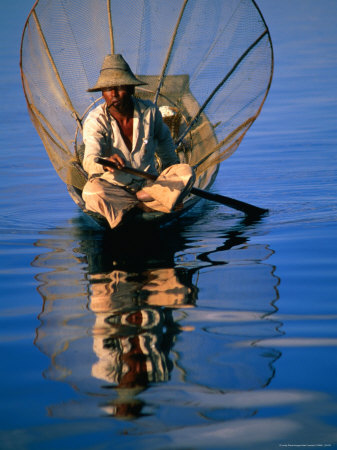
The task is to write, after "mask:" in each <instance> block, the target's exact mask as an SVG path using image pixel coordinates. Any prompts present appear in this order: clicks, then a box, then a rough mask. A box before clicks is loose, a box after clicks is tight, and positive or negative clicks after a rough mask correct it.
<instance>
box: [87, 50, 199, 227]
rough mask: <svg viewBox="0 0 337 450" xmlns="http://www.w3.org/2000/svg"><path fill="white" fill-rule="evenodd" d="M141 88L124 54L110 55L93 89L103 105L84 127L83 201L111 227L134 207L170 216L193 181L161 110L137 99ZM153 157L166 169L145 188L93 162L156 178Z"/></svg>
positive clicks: (140, 82) (140, 182) (116, 171)
mask: <svg viewBox="0 0 337 450" xmlns="http://www.w3.org/2000/svg"><path fill="white" fill-rule="evenodd" d="M142 84H145V83H143V82H142V81H140V80H139V79H137V78H136V77H135V75H134V74H133V73H132V71H131V69H130V67H129V66H128V64H127V63H126V61H125V60H124V58H123V57H122V55H107V56H106V57H105V59H104V62H103V66H102V70H101V72H100V76H99V78H98V81H97V83H96V85H95V86H94V87H93V88H92V89H89V91H90V92H91V91H102V95H103V97H104V99H105V103H104V104H102V105H99V106H98V107H97V108H96V109H95V110H94V111H92V112H91V113H90V114H89V115H88V117H87V119H86V121H85V123H84V127H83V141H84V144H85V154H84V160H83V166H84V169H85V170H86V171H87V172H88V174H89V181H88V182H87V184H86V185H85V187H84V190H83V199H84V201H85V204H86V207H87V208H88V209H89V210H91V211H94V212H98V213H100V214H102V215H103V216H105V217H106V219H107V220H108V222H109V224H110V227H111V228H115V227H116V226H117V225H119V224H120V222H121V221H122V219H123V217H124V215H125V214H126V213H127V212H128V211H130V210H131V209H133V208H135V207H141V208H142V209H145V210H156V211H162V212H166V213H168V212H171V211H172V210H173V209H174V208H175V206H176V205H177V204H178V203H179V202H180V201H181V200H182V198H183V197H184V196H185V195H186V194H187V193H188V191H189V189H190V187H192V184H193V182H194V174H193V171H192V169H191V167H190V166H189V165H187V164H178V163H179V159H178V158H177V155H176V153H175V150H174V144H173V141H172V138H171V134H170V131H169V129H168V127H167V126H166V125H165V124H164V122H163V119H162V116H161V114H160V112H159V110H158V108H157V107H156V106H155V105H154V104H153V103H151V102H150V101H145V100H139V99H136V98H135V97H134V96H133V94H134V90H135V86H139V85H142ZM155 153H157V155H158V156H159V158H160V159H161V162H162V166H163V169H164V170H163V172H162V173H161V174H160V176H159V177H158V179H157V180H156V181H155V182H151V183H150V182H147V184H146V185H145V184H144V181H143V180H140V179H139V177H135V176H132V175H129V174H126V173H123V172H120V171H118V170H115V169H112V168H110V167H102V166H101V165H99V164H97V163H95V158H96V157H97V156H101V157H106V158H108V159H109V160H111V161H112V162H114V163H115V164H116V166H117V167H119V168H122V167H124V166H131V167H134V168H136V169H139V170H142V171H146V172H149V173H151V174H155V175H157V172H156V166H155ZM145 204H146V206H145Z"/></svg>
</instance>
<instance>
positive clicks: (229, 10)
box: [20, 0, 273, 224]
mask: <svg viewBox="0 0 337 450" xmlns="http://www.w3.org/2000/svg"><path fill="white" fill-rule="evenodd" d="M108 53H122V54H123V56H124V57H125V59H126V60H127V61H128V62H129V64H130V66H131V68H132V70H133V71H134V72H135V73H136V75H137V77H138V78H141V79H143V80H144V81H145V82H146V83H147V85H146V86H139V87H137V89H136V96H138V97H140V98H143V99H150V100H152V101H154V102H155V103H156V104H157V105H158V107H161V108H163V109H164V110H169V111H170V115H169V116H168V117H164V120H165V121H166V123H167V124H168V126H169V127H170V130H171V133H172V136H173V138H174V140H175V143H176V151H177V154H178V156H179V159H180V161H181V162H185V163H188V164H190V165H191V166H193V167H194V169H195V171H196V176H197V178H196V183H195V187H196V188H198V189H201V190H204V191H208V190H209V189H210V187H211V186H212V184H213V182H214V180H215V178H216V175H217V172H218V168H219V164H220V163H221V162H222V161H223V160H225V159H226V158H228V157H229V156H230V155H231V154H233V152H234V151H235V150H236V149H237V147H238V146H239V144H240V142H241V140H242V139H243V137H244V135H245V133H246V132H247V130H248V129H249V127H250V126H251V125H252V123H253V122H254V120H255V119H256V118H257V116H258V114H259V113H260V110H261V108H262V105H263V103H264V101H265V99H266V96H267V93H268V91H269V88H270V83H271V79H272V69H273V51H272V44H271V40H270V35H269V31H268V28H267V26H266V23H265V21H264V19H263V17H262V15H261V13H260V11H259V9H258V7H257V5H256V3H255V2H254V1H252V0H221V1H219V2H217V1H216V2H215V3H214V4H213V5H212V7H210V5H209V3H208V2H207V1H204V0H170V2H167V1H166V0H156V1H150V0H69V1H65V0H53V1H50V0H37V1H36V2H35V4H34V6H33V8H32V10H31V12H30V14H29V16H28V18H27V21H26V24H25V27H24V30H23V35H22V42H21V59H20V66H21V76H22V84H23V89H24V93H25V96H26V100H27V105H28V111H29V114H30V117H31V119H32V121H33V123H34V125H35V127H36V129H37V132H38V133H39V135H40V137H41V139H42V142H43V144H44V146H45V149H46V151H47V153H48V155H49V158H50V160H51V162H52V164H53V166H54V168H55V170H56V171H57V173H58V175H59V176H60V177H61V179H62V180H63V181H64V182H65V184H66V185H67V189H68V192H69V194H70V196H71V197H72V199H73V200H74V201H75V203H76V204H77V205H78V206H79V207H80V208H81V209H82V210H83V211H84V212H85V213H87V214H89V215H90V216H91V217H93V218H94V219H95V220H96V221H97V222H98V223H100V224H102V217H100V216H99V215H96V214H93V213H90V212H89V211H87V210H86V209H85V205H84V202H83V200H82V196H81V192H82V189H83V186H84V184H85V182H86V180H87V174H86V173H85V171H84V169H83V167H82V159H83V152H84V145H83V142H82V124H83V121H84V120H85V118H86V116H87V114H88V113H89V112H90V111H91V110H92V109H93V108H94V107H96V106H97V105H98V104H99V103H100V102H102V101H103V100H102V97H98V98H94V97H92V95H93V94H92V93H88V92H87V89H88V88H89V87H90V86H92V85H93V84H94V82H95V80H96V78H97V74H98V72H99V68H100V67H101V63H102V61H103V58H104V56H105V55H106V54H108ZM158 169H159V170H160V161H159V160H158ZM198 199H199V197H198V196H196V195H190V196H189V197H187V198H186V200H185V202H184V208H183V209H182V211H179V212H176V213H172V215H171V214H162V213H142V214H141V216H139V217H138V219H141V220H150V221H153V220H156V221H163V220H164V221H166V220H172V218H173V217H175V216H176V215H177V214H181V213H183V212H184V211H186V210H187V209H189V208H190V207H192V206H193V205H194V204H195V203H196V202H197V201H198ZM133 219H134V220H136V219H137V217H134V218H133Z"/></svg>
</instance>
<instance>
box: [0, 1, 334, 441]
mask: <svg viewBox="0 0 337 450" xmlns="http://www.w3.org/2000/svg"><path fill="white" fill-rule="evenodd" d="M258 4H259V6H260V8H261V10H262V12H263V14H264V17H265V19H266V21H267V23H268V25H269V27H270V32H271V35H272V38H273V44H274V51H275V72H274V80H273V84H272V89H271V91H270V94H269V96H268V99H267V101H266V104H265V106H264V108H263V110H262V113H261V115H260V117H259V118H258V120H257V121H256V123H255V124H254V125H253V127H252V128H251V130H250V131H249V132H248V134H247V136H246V137H245V139H244V141H243V142H242V144H241V146H240V147H239V149H238V150H237V152H236V153H235V154H234V155H233V156H231V157H230V158H229V159H228V160H227V161H226V162H225V163H224V164H223V166H222V168H221V171H220V174H219V176H218V178H217V180H216V183H215V185H214V189H213V190H214V192H219V193H221V194H224V195H228V196H231V197H234V198H238V199H240V200H244V201H247V202H250V203H253V204H255V205H258V206H261V207H266V208H268V209H269V210H270V212H269V215H268V216H266V217H264V218H262V219H261V220H260V221H257V222H255V223H252V222H249V221H247V220H245V218H244V217H243V216H242V214H241V213H238V212H236V211H234V210H230V209H228V208H225V207H223V206H219V205H216V204H211V203H207V202H201V203H199V204H198V205H197V206H196V207H195V208H194V209H193V210H192V211H191V213H190V214H189V215H188V216H186V217H185V218H184V219H183V220H181V221H180V222H179V223H178V224H176V225H175V226H173V227H171V228H168V229H165V230H162V231H161V232H160V233H158V232H150V233H145V234H141V235H137V236H134V237H133V236H125V235H124V236H121V237H119V238H118V239H115V240H113V241H112V240H111V237H110V236H108V235H106V234H105V233H103V232H101V231H98V230H95V229H93V228H91V227H90V224H89V223H88V222H87V221H86V219H85V218H84V217H83V215H82V213H81V212H80V211H78V209H77V207H76V206H75V205H74V204H73V202H72V200H71V199H70V197H69V196H68V194H67V192H66V189H65V187H64V185H63V184H62V182H61V181H60V180H59V179H58V178H57V175H56V174H55V173H54V170H53V168H52V167H51V164H50V162H49V160H48V158H47V156H46V154H45V151H44V149H43V146H42V143H41V142H40V140H39V138H38V136H37V134H36V132H35V130H34V128H33V126H32V125H31V123H30V120H29V117H28V114H27V110H26V105H25V100H24V97H23V93H22V89H21V84H20V76H19V67H18V52H19V45H20V36H21V31H22V28H23V24H24V21H25V18H26V16H27V14H28V12H29V9H30V6H31V5H30V2H28V1H24V0H19V1H17V2H11V3H7V4H6V5H4V6H3V11H2V16H1V27H0V36H1V39H0V60H1V74H0V77H1V78H0V79H1V83H0V90H1V100H2V101H1V104H0V130H1V132H0V148H1V152H0V174H1V176H0V283H1V285H0V286H1V301H0V321H1V327H0V345H1V355H2V358H1V375H0V376H1V383H0V391H1V399H2V401H1V405H0V415H1V425H0V430H1V431H0V448H1V449H56V448H57V449H58V448H64V449H70V448H71V449H110V448H118V449H119V448H127V449H131V448H132V449H133V448H139V449H142V448H144V449H145V448H151V449H169V448H174V449H177V448H179V449H198V448H202V449H210V448H221V449H222V448H223V449H262V450H264V449H266V450H269V449H274V448H275V449H278V448H282V447H295V446H296V447H297V446H301V447H308V446H310V448H315V447H316V448H322V447H324V448H334V447H337V418H336V413H337V396H336V394H337V383H336V374H337V357H336V356H337V355H336V347H337V301H336V293H337V289H336V288H337V264H336V254H337V240H336V237H337V230H336V211H337V208H336V193H337V192H336V186H337V183H336V169H337V162H336V143H337V139H336V138H337V131H336V128H337V127H336V125H337V120H336V119H337V106H336V105H337V79H336V78H337V57H336V45H337V33H336V29H337V28H336V26H337V2H336V1H335V0H322V1H321V2H316V1H314V0H295V1H290V0H282V1H281V2H280V1H276V0H260V1H259V2H258ZM130 367H131V368H132V369H131V370H128V369H130ZM116 383H117V384H118V388H112V386H113V385H115V384H116ZM135 385H137V386H138V387H135ZM140 386H141V387H140Z"/></svg>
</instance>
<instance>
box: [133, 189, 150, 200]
mask: <svg viewBox="0 0 337 450" xmlns="http://www.w3.org/2000/svg"><path fill="white" fill-rule="evenodd" d="M136 197H137V198H138V200H139V201H141V202H153V200H154V198H153V197H151V195H149V194H147V193H146V192H144V191H143V190H140V191H138V192H137V193H136Z"/></svg>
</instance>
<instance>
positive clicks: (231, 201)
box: [95, 157, 268, 216]
mask: <svg viewBox="0 0 337 450" xmlns="http://www.w3.org/2000/svg"><path fill="white" fill-rule="evenodd" d="M95 162H96V163H97V164H102V165H103V166H106V167H111V168H112V169H116V170H120V171H121V172H125V173H129V174H130V175H136V176H138V177H141V178H146V179H148V180H152V181H154V180H156V179H157V177H156V176H155V175H152V174H150V173H147V172H142V171H141V170H137V169H133V168H132V167H117V166H116V164H115V163H113V162H112V161H110V160H108V159H105V158H100V157H97V158H95ZM190 192H191V194H193V195H197V196H198V197H201V198H205V199H207V200H211V201H213V202H216V203H221V204H222V205H225V206H228V207H229V208H233V209H237V210H239V211H242V212H244V213H245V214H247V215H248V216H261V215H263V214H266V213H267V212H268V209H263V208H259V207H258V206H254V205H250V204H249V203H245V202H241V201H240V200H235V198H230V197H225V196H224V195H220V194H213V193H212V192H208V191H203V190H202V189H199V188H195V187H193V188H192V189H191V191H190Z"/></svg>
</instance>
